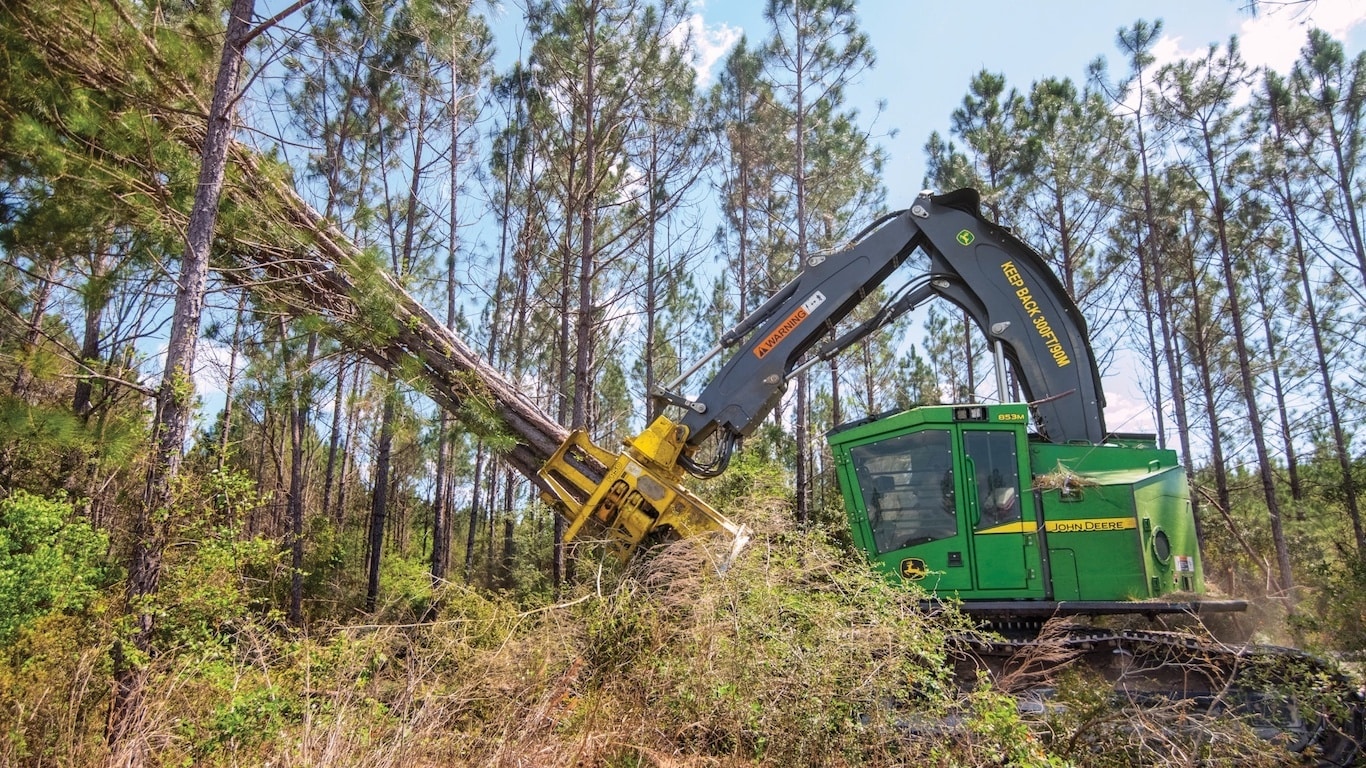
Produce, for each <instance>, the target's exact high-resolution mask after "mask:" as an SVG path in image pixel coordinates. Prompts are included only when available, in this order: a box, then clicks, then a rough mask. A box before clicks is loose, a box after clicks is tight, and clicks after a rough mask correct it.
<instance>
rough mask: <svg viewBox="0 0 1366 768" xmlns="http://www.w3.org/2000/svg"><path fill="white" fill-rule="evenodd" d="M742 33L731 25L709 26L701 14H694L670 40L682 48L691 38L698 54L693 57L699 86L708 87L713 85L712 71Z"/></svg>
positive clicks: (674, 31) (680, 25)
mask: <svg viewBox="0 0 1366 768" xmlns="http://www.w3.org/2000/svg"><path fill="white" fill-rule="evenodd" d="M741 34H742V31H741V30H740V29H739V28H738V27H732V26H730V25H729V24H724V23H723V24H717V25H714V26H709V25H708V24H707V21H706V19H704V18H703V17H702V14H701V13H694V14H692V15H690V16H688V17H687V18H686V19H684V20H683V23H681V24H679V25H678V26H677V27H674V29H673V31H672V32H670V33H669V39H670V40H671V41H673V43H674V44H675V45H679V46H681V45H682V44H683V43H684V41H685V40H686V39H687V38H689V37H691V38H692V42H693V47H694V50H695V51H696V53H695V54H694V56H693V62H692V66H693V70H694V71H696V72H697V84H698V86H699V87H706V86H707V85H709V84H710V83H711V77H712V74H711V73H712V69H713V68H714V67H715V66H716V62H718V61H720V60H721V57H722V56H725V55H726V53H727V52H729V51H730V49H731V48H732V47H734V45H735V43H736V41H738V40H739V39H740V35H741Z"/></svg>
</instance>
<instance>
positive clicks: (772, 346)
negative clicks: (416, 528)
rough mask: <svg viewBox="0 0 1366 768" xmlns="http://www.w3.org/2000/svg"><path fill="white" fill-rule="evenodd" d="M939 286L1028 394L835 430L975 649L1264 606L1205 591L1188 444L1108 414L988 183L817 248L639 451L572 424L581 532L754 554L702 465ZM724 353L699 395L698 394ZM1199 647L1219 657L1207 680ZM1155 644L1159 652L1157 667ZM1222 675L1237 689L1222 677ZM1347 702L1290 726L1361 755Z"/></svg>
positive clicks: (565, 496) (550, 486)
mask: <svg viewBox="0 0 1366 768" xmlns="http://www.w3.org/2000/svg"><path fill="white" fill-rule="evenodd" d="M917 251H919V252H922V253H923V254H924V255H926V256H928V261H929V270H928V272H927V273H925V274H922V275H919V276H915V277H912V278H910V279H909V280H907V281H906V282H905V284H904V285H902V286H900V287H899V288H896V289H894V290H889V291H885V292H883V291H878V290H877V289H879V288H880V287H882V286H883V285H884V283H885V282H886V281H887V280H888V278H889V277H890V276H891V275H892V274H893V273H894V272H895V271H896V270H897V268H898V267H900V266H901V265H902V264H903V262H905V261H906V260H907V259H909V258H910V257H911V256H912V255H913V254H914V253H916V252H917ZM875 296H877V297H882V298H881V299H880V300H881V302H882V303H881V304H880V306H878V307H877V308H876V310H875V311H874V312H873V313H872V314H871V317H869V319H867V320H866V321H864V322H861V323H859V324H857V325H856V326H855V327H853V328H851V329H849V330H847V331H845V332H844V333H842V334H841V335H839V336H837V337H834V338H832V334H834V333H835V332H836V329H837V325H838V324H839V323H840V322H841V321H842V320H843V319H845V318H846V317H847V316H848V315H849V314H850V313H851V311H852V310H853V309H854V308H855V307H857V306H859V305H860V304H861V303H863V302H865V301H868V300H870V299H872V297H875ZM935 297H940V298H944V299H948V300H949V301H950V302H952V303H953V304H954V305H957V306H958V307H961V308H962V309H963V310H964V311H965V312H966V313H967V315H968V316H970V317H971V318H972V319H973V321H974V322H975V324H976V325H977V326H978V328H979V329H980V330H981V331H982V332H983V333H984V334H985V335H986V337H987V339H988V340H989V342H990V344H991V345H992V347H993V349H994V351H995V357H996V361H997V366H996V376H997V386H998V391H1000V392H1003V393H1004V392H1006V391H1007V387H1006V376H1007V370H1006V366H1007V365H1009V367H1010V368H1011V369H1012V370H1013V372H1014V374H1015V377H1016V381H1017V382H1018V386H1019V388H1020V390H1021V391H1022V392H1023V395H1024V399H1025V402H1022V403H1005V402H1003V403H999V404H983V403H965V404H957V405H928V406H924V407H918V408H913V409H910V410H907V411H904V412H900V413H896V414H892V415H884V416H879V417H873V418H869V419H865V420H862V421H859V422H856V423H853V424H848V425H844V426H841V427H838V428H836V429H834V430H832V431H831V432H830V433H829V435H828V441H829V444H830V447H831V449H832V452H833V455H834V457H835V463H836V471H837V473H838V476H839V483H840V488H841V491H842V493H843V496H844V503H845V509H846V512H847V515H848V521H849V527H850V531H851V534H852V539H853V542H854V543H855V545H856V546H857V547H858V548H859V549H860V550H862V551H863V552H864V553H865V554H866V555H867V557H868V559H869V560H870V561H871V562H872V563H873V564H874V566H875V567H877V568H879V569H880V570H882V571H884V572H885V573H886V574H887V575H888V577H889V578H891V579H899V580H904V581H907V582H913V583H915V584H918V585H920V586H922V587H923V588H924V589H925V590H926V591H927V592H928V593H929V594H930V595H931V596H932V597H933V598H934V599H937V600H940V601H953V602H955V603H958V604H960V605H961V607H962V609H963V610H965V611H967V612H969V613H972V614H974V615H976V616H978V617H980V618H981V619H982V620H983V621H984V622H987V623H989V625H990V626H991V627H993V628H996V629H998V630H1004V631H1005V634H990V635H987V634H984V635H983V636H982V637H981V638H977V639H976V640H974V641H973V643H972V647H973V648H974V649H975V650H976V660H977V661H982V660H987V662H988V665H990V663H991V661H992V660H993V659H994V660H996V661H1002V660H1005V659H1008V658H1009V657H1010V656H1011V655H1012V654H1015V653H1017V652H1019V651H1021V650H1022V649H1027V648H1028V646H1029V645H1030V644H1031V643H1033V642H1035V640H1034V639H1032V638H1030V637H1029V636H1028V635H1027V634H1025V635H1021V634H1019V633H1018V632H1016V630H1023V631H1024V632H1026V633H1027V632H1028V631H1030V630H1032V629H1035V628H1037V627H1038V626H1040V624H1041V621H1042V620H1043V619H1047V618H1050V617H1055V616H1060V615H1093V616H1114V615H1117V614H1143V615H1147V616H1150V617H1152V616H1156V615H1159V614H1191V613H1199V612H1211V611H1233V610H1240V609H1242V608H1243V607H1245V605H1244V603H1242V602H1241V601H1230V600H1210V599H1207V598H1206V597H1205V595H1204V593H1205V581H1204V574H1203V568H1202V563H1201V559H1200V547H1199V542H1198V540H1197V537H1196V526H1195V517H1194V514H1193V511H1192V506H1191V501H1190V491H1189V484H1188V481H1187V477H1186V473H1185V470H1184V468H1183V467H1182V466H1181V465H1180V463H1179V462H1178V460H1177V456H1176V454H1175V453H1174V452H1173V451H1170V450H1165V449H1162V448H1159V447H1157V446H1155V444H1154V439H1153V437H1152V436H1150V435H1132V434H1118V433H1112V432H1110V431H1108V430H1107V429H1106V426H1105V419H1104V406H1105V398H1104V395H1103V393H1102V391H1101V384H1100V375H1099V370H1098V368H1097V364H1096V356H1095V353H1094V350H1093V349H1092V347H1091V344H1090V341H1089V337H1088V335H1087V330H1086V323H1085V320H1084V319H1083V318H1082V316H1081V313H1080V311H1079V310H1078V309H1077V306H1076V304H1075V303H1074V302H1073V301H1072V299H1071V298H1070V297H1069V296H1068V294H1067V292H1066V291H1065V290H1064V288H1063V286H1062V284H1061V283H1060V281H1059V280H1058V278H1057V277H1056V275H1055V274H1054V273H1053V272H1052V271H1051V270H1050V269H1049V267H1048V265H1047V263H1046V262H1045V260H1044V258H1043V257H1042V256H1041V255H1040V254H1039V253H1038V252H1036V251H1035V250H1034V249H1032V248H1030V247H1029V246H1028V245H1026V244H1025V243H1023V242H1022V241H1020V240H1019V239H1018V238H1016V237H1015V236H1014V235H1012V234H1011V233H1010V232H1009V231H1007V230H1006V229H1004V228H1002V227H1000V226H998V225H996V224H994V223H992V222H990V221H988V220H987V219H985V218H984V217H983V216H982V214H981V212H980V201H979V196H978V194H977V192H976V191H974V190H970V189H965V190H959V191H957V192H952V193H949V194H943V195H933V194H929V193H922V194H921V195H920V196H919V197H918V198H917V199H916V200H915V203H914V204H913V205H912V206H911V208H910V209H909V210H906V211H901V212H898V213H894V214H890V215H888V216H886V217H883V218H882V219H881V220H879V221H877V222H875V223H874V224H873V225H871V226H870V227H868V229H866V230H865V231H864V233H862V234H861V236H860V237H858V238H856V240H855V242H854V243H853V244H852V245H851V246H850V247H848V248H847V249H845V250H843V251H842V252H839V253H833V254H819V255H812V256H808V257H807V258H806V260H805V263H804V264H803V265H802V268H801V271H800V274H799V275H798V276H797V277H796V278H795V279H793V280H792V281H791V282H790V283H788V284H787V285H786V286H785V287H783V288H782V289H781V290H779V291H778V292H777V293H776V294H774V295H773V296H772V297H771V298H770V299H769V300H768V301H767V302H766V303H765V304H764V305H763V306H762V307H760V308H759V309H757V310H755V311H754V312H753V313H752V314H751V315H750V316H749V317H747V318H745V319H744V320H742V321H741V322H740V323H738V324H737V325H736V326H735V327H734V328H732V329H731V330H730V331H729V332H727V333H726V334H725V335H724V336H723V337H722V338H721V339H720V342H719V343H718V344H717V345H716V347H715V348H714V349H713V350H712V351H711V352H710V353H708V354H707V355H706V356H705V357H704V358H703V359H702V360H701V361H699V362H698V364H697V365H695V366H693V367H692V369H691V370H689V371H687V372H685V373H684V374H683V375H682V376H680V377H679V379H677V380H676V381H674V382H671V383H670V384H668V385H667V386H666V387H665V388H664V389H663V390H661V391H658V392H654V393H651V394H652V397H655V398H657V399H658V400H660V401H662V402H664V403H667V404H669V405H671V406H674V409H673V411H676V412H677V414H678V415H663V416H660V417H658V418H657V419H656V420H655V421H654V422H653V423H651V424H650V425H649V426H648V427H647V428H646V429H645V430H644V431H643V432H641V433H640V434H639V435H637V436H635V437H634V438H632V439H630V440H627V441H626V442H625V445H624V447H623V448H622V449H621V450H608V449H605V448H602V447H600V446H597V445H595V444H594V443H593V442H592V440H591V439H590V438H589V436H588V435H587V434H585V433H583V432H573V433H571V434H570V435H569V436H568V438H567V439H565V440H564V442H563V443H562V444H561V445H560V446H559V448H558V450H556V451H555V452H554V454H553V455H552V456H550V458H549V459H548V460H547V461H546V462H545V463H544V465H543V466H542V467H541V469H540V471H539V473H538V474H539V479H540V481H541V485H542V487H543V488H545V489H547V493H546V495H547V497H548V498H549V499H550V500H552V501H553V503H554V504H555V506H556V507H557V509H558V510H559V512H560V513H561V514H562V515H563V516H564V517H565V518H566V519H567V522H568V528H567V531H566V534H565V537H566V539H574V538H576V537H578V538H584V537H591V538H592V539H594V540H599V541H603V542H604V543H605V545H606V546H607V547H608V549H609V550H610V551H611V552H612V553H614V554H615V555H617V556H618V557H620V558H621V559H623V560H627V559H630V558H631V557H632V556H633V555H635V554H636V553H637V551H638V550H640V549H642V547H646V546H649V545H650V544H651V543H653V542H657V541H663V540H668V539H670V538H679V537H682V538H686V537H690V536H695V535H698V534H712V535H717V536H719V537H721V538H722V540H724V541H727V542H728V545H729V548H730V549H731V550H732V553H733V552H734V551H738V549H739V548H741V547H743V546H744V543H745V542H746V541H747V539H748V537H749V532H748V531H747V530H746V529H745V528H744V527H743V526H741V525H738V524H737V523H735V522H733V521H731V520H730V519H728V518H727V517H726V516H725V515H723V514H721V513H720V512H719V511H717V510H716V509H714V508H713V507H712V506H710V505H709V504H707V503H706V502H705V501H704V500H703V499H701V498H699V497H698V496H696V495H695V494H693V493H691V492H690V491H688V490H687V489H686V488H685V487H684V485H683V481H684V479H685V477H687V476H689V475H692V476H697V477H704V478H705V477H713V476H716V475H718V474H720V473H722V472H724V471H725V469H726V466H727V463H728V461H729V460H730V457H731V454H732V451H733V450H734V449H735V447H736V446H737V444H738V443H739V441H740V440H741V439H742V438H744V437H745V436H747V435H749V434H751V433H753V432H754V431H755V429H756V428H757V427H758V426H759V425H760V424H761V422H762V421H763V420H764V419H765V417H767V416H768V415H769V414H770V412H771V411H772V409H773V408H774V407H775V406H776V405H777V403H778V402H779V400H780V398H782V397H783V395H784V393H785V391H786V389H787V385H788V383H789V382H790V381H792V380H793V379H794V378H795V377H796V376H798V375H799V374H800V373H801V372H802V371H803V370H804V369H806V368H807V367H809V366H811V365H814V364H816V363H818V362H820V361H824V360H829V359H830V358H832V357H834V356H836V355H838V354H840V353H841V351H843V350H845V349H846V348H848V347H849V346H850V345H852V344H854V343H855V342H857V341H859V340H860V339H862V338H864V337H865V336H867V335H868V334H870V333H872V332H874V331H876V330H878V329H880V328H883V327H885V326H886V325H888V324H889V323H891V322H892V321H894V320H895V319H897V318H898V317H900V316H902V315H903V314H905V313H906V312H909V311H911V310H913V309H914V308H916V307H918V306H920V305H922V304H923V303H925V302H927V301H928V300H930V299H932V298H935ZM823 340H826V341H824V342H823ZM822 342H823V343H822ZM722 355H724V356H725V357H724V359H722V360H721V362H720V366H719V370H718V371H717V373H716V374H715V375H714V376H712V377H711V378H710V380H708V381H707V382H706V383H705V386H704V387H703V388H702V390H701V393H700V394H699V395H697V396H696V397H685V396H683V395H682V394H680V392H679V391H678V389H679V388H680V386H681V385H683V383H684V382H685V381H686V380H687V379H689V378H691V377H692V376H694V375H696V374H697V372H698V371H700V370H702V369H703V368H704V367H705V366H706V365H707V364H708V363H710V362H711V361H712V360H714V359H716V358H718V357H720V356H722ZM1050 642H1054V643H1061V644H1062V645H1064V646H1067V647H1068V648H1070V649H1071V650H1072V651H1073V652H1074V653H1075V654H1076V655H1077V656H1085V657H1087V658H1090V659H1092V660H1093V662H1094V663H1096V664H1097V665H1098V666H1103V667H1114V665H1115V660H1116V659H1122V660H1124V663H1123V666H1124V669H1120V670H1114V669H1111V670H1110V674H1111V675H1112V676H1113V677H1114V678H1115V679H1116V681H1117V682H1119V683H1121V684H1123V683H1124V682H1125V678H1126V677H1127V678H1129V679H1130V680H1138V679H1140V678H1141V679H1142V680H1143V681H1144V682H1143V685H1146V686H1153V685H1156V686H1158V687H1159V688H1160V687H1162V686H1166V687H1167V689H1166V690H1165V691H1164V692H1165V693H1167V694H1168V695H1176V696H1183V697H1192V696H1194V697H1199V696H1208V697H1210V698H1211V700H1212V701H1213V700H1216V699H1217V700H1219V701H1225V700H1227V698H1228V697H1227V695H1226V694H1227V690H1228V685H1229V680H1230V679H1231V676H1234V675H1236V674H1237V670H1239V669H1249V668H1252V667H1255V666H1257V664H1254V663H1253V659H1254V658H1256V659H1262V660H1267V659H1271V660H1273V661H1275V662H1281V661H1286V660H1295V661H1297V662H1304V663H1312V660H1310V659H1309V658H1308V657H1307V656H1304V655H1303V654H1300V653H1299V652H1297V651H1291V650H1288V649H1279V648H1266V647H1259V648H1256V649H1253V648H1251V647H1250V646H1237V647H1230V646H1222V645H1220V644H1218V643H1215V642H1212V641H1207V640H1201V639H1198V638H1197V637H1195V636H1193V635H1190V634H1187V633H1181V632H1167V631H1156V630H1133V629H1123V630H1118V629H1100V628H1097V627H1096V626H1090V627H1084V628H1076V629H1073V630H1070V631H1068V632H1067V633H1065V634H1064V635H1063V636H1062V637H1058V636H1056V635H1055V636H1054V637H1053V638H1052V639H1051V641H1050ZM1178 657H1179V658H1178ZM1197 658H1198V660H1199V662H1200V665H1199V666H1200V667H1201V668H1203V669H1204V670H1206V673H1205V674H1202V675H1199V676H1198V678H1199V682H1192V679H1191V677H1192V676H1191V675H1190V674H1189V670H1190V669H1192V668H1193V667H1194V666H1196V665H1193V664H1191V663H1190V662H1191V661H1192V660H1193V659H1197ZM1140 659H1150V660H1152V663H1150V664H1149V665H1147V666H1146V668H1144V669H1143V670H1142V674H1138V670H1139V668H1140V667H1144V665H1143V664H1142V663H1140V662H1138V661H1137V660H1140ZM1003 663H1004V662H1003ZM1164 668H1166V669H1171V668H1180V669H1181V670H1182V673H1181V677H1182V680H1180V681H1172V680H1163V679H1162V675H1161V674H1160V672H1159V671H1160V670H1161V669H1164ZM1221 686H1222V690H1224V692H1225V695H1221V694H1219V693H1218V692H1217V691H1213V690H1207V689H1214V688H1219V687H1221ZM1172 688H1175V689H1177V690H1171V689H1172ZM1254 695H1255V694H1254ZM1254 706H1256V704H1255V703H1254ZM1346 712H1347V714H1346V716H1345V725H1344V718H1343V717H1342V716H1339V717H1337V718H1335V719H1330V718H1324V720H1323V721H1322V722H1319V723H1304V722H1299V721H1296V722H1292V723H1291V724H1290V726H1289V727H1286V726H1285V722H1284V721H1285V719H1286V718H1284V717H1282V718H1281V721H1282V722H1281V727H1280V728H1279V729H1278V730H1280V731H1281V732H1282V733H1286V732H1289V733H1290V734H1291V735H1292V737H1293V738H1292V740H1293V741H1295V743H1294V744H1293V745H1292V746H1294V747H1295V748H1297V749H1303V750H1309V751H1310V752H1311V753H1313V754H1315V755H1318V756H1319V759H1321V760H1323V761H1324V762H1326V763H1329V764H1337V765H1347V764H1352V763H1353V761H1355V760H1356V759H1358V756H1359V755H1360V750H1359V747H1358V744H1359V742H1360V740H1361V710H1360V706H1359V704H1357V703H1352V702H1348V703H1347V709H1346ZM1289 719H1290V720H1295V718H1294V717H1293V716H1291V717H1290V718H1289ZM1311 747H1312V749H1311Z"/></svg>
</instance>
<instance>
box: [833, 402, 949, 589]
mask: <svg viewBox="0 0 1366 768" xmlns="http://www.w3.org/2000/svg"><path fill="white" fill-rule="evenodd" d="M954 433H955V430H954V429H952V428H951V427H950V426H948V425H944V426H942V427H932V428H923V429H919V430H915V431H909V432H905V433H902V434H898V435H895V436H892V437H881V436H879V437H878V438H877V439H875V440H872V441H869V442H866V443H863V444H860V445H855V446H853V447H852V448H850V450H849V458H850V461H849V465H850V467H849V469H850V470H852V471H851V473H850V474H851V475H852V480H853V481H854V485H855V486H856V487H857V493H856V494H855V495H854V496H853V498H852V499H851V500H850V501H851V502H852V506H851V508H850V522H851V523H852V530H853V532H854V538H855V541H856V542H857V543H858V545H859V546H860V547H862V548H863V549H864V550H865V551H867V552H868V554H869V556H870V557H871V558H872V559H873V561H874V562H876V563H877V564H878V565H879V566H880V567H882V568H883V569H885V570H887V571H890V572H892V573H896V574H898V575H899V576H900V577H901V578H903V579H906V580H908V581H914V582H916V583H918V584H920V585H921V586H923V587H924V588H925V589H927V590H930V591H932V592H936V593H938V594H941V595H949V594H954V593H963V592H967V591H970V590H971V589H972V578H973V576H972V569H971V568H970V567H969V566H968V535H967V534H968V529H967V528H966V526H965V524H964V519H963V515H962V514H961V513H960V511H959V508H958V504H957V500H958V499H959V498H961V494H960V493H959V492H958V490H957V489H958V487H959V477H958V474H959V473H957V472H955V464H956V462H955V461H954V447H955V443H956V441H957V437H956V435H955V434H954ZM847 479H849V478H847Z"/></svg>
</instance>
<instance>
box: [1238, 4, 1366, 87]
mask: <svg viewBox="0 0 1366 768" xmlns="http://www.w3.org/2000/svg"><path fill="white" fill-rule="evenodd" d="M1363 23H1366V3H1363V2H1361V0H1310V1H1309V2H1305V3H1289V4H1284V5H1278V4H1276V3H1266V4H1265V5H1264V7H1263V9H1262V12H1261V13H1260V14H1259V15H1258V16H1256V17H1254V18H1250V19H1248V20H1247V21H1245V22H1243V25H1242V28H1241V29H1240V30H1239V31H1238V40H1239V42H1240V44H1241V45H1242V48H1243V56H1244V58H1246V59H1247V61H1248V63H1249V64H1252V65H1254V66H1257V65H1265V66H1267V67H1270V68H1271V69H1274V70H1276V71H1277V72H1289V71H1290V67H1291V65H1292V64H1294V63H1295V59H1297V58H1299V55H1300V49H1301V48H1302V47H1304V43H1305V39H1306V38H1307V36H1308V34H1309V30H1310V29H1313V28H1315V27H1318V28H1319V29H1322V30H1323V31H1325V32H1327V33H1328V34H1329V35H1332V36H1333V38H1334V39H1336V40H1342V41H1345V40H1346V39H1347V35H1348V33H1350V32H1351V31H1352V29H1353V28H1354V27H1356V26H1358V25H1360V24H1363Z"/></svg>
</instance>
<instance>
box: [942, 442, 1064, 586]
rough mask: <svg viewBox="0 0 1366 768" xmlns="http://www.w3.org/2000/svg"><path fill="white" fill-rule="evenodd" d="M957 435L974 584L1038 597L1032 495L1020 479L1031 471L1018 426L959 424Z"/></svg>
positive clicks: (1037, 567)
mask: <svg viewBox="0 0 1366 768" xmlns="http://www.w3.org/2000/svg"><path fill="white" fill-rule="evenodd" d="M961 440H962V456H963V462H962V466H963V472H962V474H963V480H962V483H961V485H960V487H961V488H962V491H963V492H964V499H963V503H962V504H960V505H959V506H960V509H961V511H962V514H963V516H964V517H965V518H966V520H965V523H966V527H967V528H968V531H969V534H970V537H971V539H972V542H971V545H970V548H971V551H972V570H973V575H974V581H975V586H976V588H977V590H980V591H982V592H993V593H994V592H1006V593H1008V594H1006V595H1003V596H1011V597H1042V596H1043V593H1044V589H1043V583H1042V580H1041V579H1040V571H1041V568H1040V559H1039V548H1038V538H1039V537H1038V531H1037V524H1036V517H1035V514H1034V498H1033V494H1032V493H1031V492H1030V488H1029V487H1028V486H1027V485H1025V484H1023V483H1022V478H1028V476H1029V475H1028V469H1027V467H1026V465H1025V463H1024V459H1025V458H1026V457H1025V455H1024V451H1023V446H1022V445H1021V444H1020V443H1021V441H1022V440H1023V433H1022V431H1021V430H1017V429H987V428H976V427H973V426H968V425H963V426H962V427H961ZM984 596H992V595H984Z"/></svg>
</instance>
